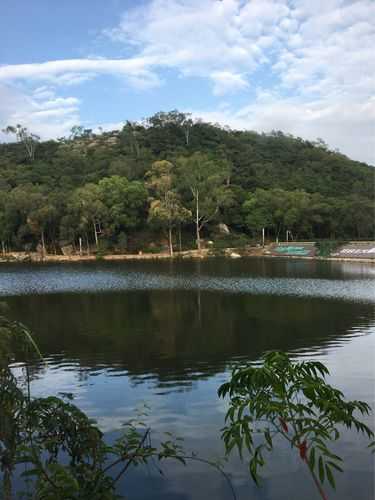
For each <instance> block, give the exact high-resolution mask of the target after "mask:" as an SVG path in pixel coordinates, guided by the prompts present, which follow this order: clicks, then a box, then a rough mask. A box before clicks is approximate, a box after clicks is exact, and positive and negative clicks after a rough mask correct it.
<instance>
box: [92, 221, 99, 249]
mask: <svg viewBox="0 0 375 500" xmlns="http://www.w3.org/2000/svg"><path fill="white" fill-rule="evenodd" d="M93 226H94V235H95V245H96V247H98V245H99V240H98V232H97V230H96V224H95V222H93Z"/></svg>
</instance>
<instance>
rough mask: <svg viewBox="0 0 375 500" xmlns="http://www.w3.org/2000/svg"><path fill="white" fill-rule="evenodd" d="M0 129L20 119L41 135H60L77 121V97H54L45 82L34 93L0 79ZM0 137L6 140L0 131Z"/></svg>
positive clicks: (78, 118)
mask: <svg viewBox="0 0 375 500" xmlns="http://www.w3.org/2000/svg"><path fill="white" fill-rule="evenodd" d="M0 102H1V103H2V106H1V108H0V130H1V129H2V128H4V127H6V126H7V125H15V124H17V123H21V124H22V125H24V126H26V127H28V128H29V129H30V130H32V131H33V132H34V133H36V134H38V135H40V136H41V137H42V138H43V139H48V138H51V137H62V136H64V135H66V134H68V132H69V131H70V129H71V127H72V126H73V125H76V124H77V123H79V122H80V114H79V100H78V99H77V98H76V97H66V98H63V97H57V96H56V94H55V92H54V90H53V89H51V88H48V87H46V86H44V87H39V88H37V89H36V90H35V91H34V92H33V93H27V92H24V91H20V90H18V89H16V88H12V87H9V86H7V85H3V84H1V83H0ZM0 140H9V136H5V134H3V133H2V132H0Z"/></svg>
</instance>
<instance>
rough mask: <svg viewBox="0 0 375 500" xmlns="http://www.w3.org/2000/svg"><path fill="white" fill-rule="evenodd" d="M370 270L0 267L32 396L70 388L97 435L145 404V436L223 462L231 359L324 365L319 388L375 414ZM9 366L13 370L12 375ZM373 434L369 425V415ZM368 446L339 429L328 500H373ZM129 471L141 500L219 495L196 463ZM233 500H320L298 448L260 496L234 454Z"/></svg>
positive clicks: (286, 454)
mask: <svg viewBox="0 0 375 500" xmlns="http://www.w3.org/2000/svg"><path fill="white" fill-rule="evenodd" d="M374 278H375V266H371V265H369V264H361V263H342V262H332V261H306V260H288V259H262V258H260V259H238V260H228V259H224V258H222V259H221V258H215V259H210V260H205V261H171V262H169V261H165V262H164V261H154V262H139V261H137V262H123V263H118V262H117V263H110V262H99V261H98V262H96V263H90V264H74V265H67V264H63V265H37V264H35V265H26V264H22V265H20V264H2V265H1V266H0V301H4V302H7V304H8V306H9V316H11V317H12V318H14V319H17V320H20V321H22V322H24V323H25V324H26V325H27V326H28V327H30V328H31V329H32V331H33V332H34V335H35V338H36V340H37V342H38V344H39V347H40V349H41V351H42V352H43V354H44V356H45V363H44V364H40V363H39V364H35V366H33V367H32V375H33V381H32V394H33V395H35V396H39V395H47V394H58V393H59V392H71V393H73V394H74V396H75V403H76V404H77V405H78V406H79V407H81V408H82V409H83V410H84V411H85V412H87V413H88V414H89V415H90V416H92V417H94V418H95V419H96V420H97V422H98V424H99V426H100V428H101V429H102V430H104V431H105V432H106V433H107V435H108V439H111V437H113V436H115V435H116V433H117V432H118V430H119V428H120V427H121V424H122V423H123V422H124V421H126V420H128V419H129V418H131V417H132V416H134V411H135V409H137V408H141V407H142V405H143V404H144V403H147V405H148V406H149V407H150V410H149V414H148V416H147V417H146V419H145V421H146V423H147V425H149V426H150V427H152V429H153V432H155V435H156V437H155V439H158V437H160V436H162V433H163V432H164V431H171V432H173V433H175V434H176V435H178V436H181V437H183V438H184V439H185V444H184V446H185V448H186V449H187V450H189V451H195V452H196V453H197V454H198V455H199V456H201V457H204V458H208V459H213V458H216V457H219V456H221V455H222V454H223V445H222V443H221V440H220V429H221V427H222V426H223V424H224V415H225V411H226V403H225V402H224V401H222V400H219V399H218V397H217V389H218V387H219V386H220V384H221V383H223V382H224V381H225V380H227V379H228V377H229V374H230V369H231V367H232V366H234V365H235V364H236V363H243V362H254V363H256V362H257V361H258V360H259V357H260V356H261V355H262V353H264V352H265V351H267V350H271V349H280V350H285V351H287V352H289V353H291V354H292V356H293V357H294V358H295V359H302V358H304V359H315V360H320V361H323V362H324V363H326V365H327V366H328V368H329V369H330V371H331V377H330V382H332V384H334V385H336V386H337V387H338V388H340V389H341V390H343V391H344V393H345V395H346V396H347V397H348V398H350V399H362V400H364V401H367V402H368V403H369V404H370V405H371V406H372V407H373V408H375V404H374V399H375V391H374V389H375V363H374V360H375V357H374V354H375V317H374V303H375V293H374V291H375V288H374V283H375V281H374ZM17 369H20V368H17V367H15V370H17ZM367 423H368V424H369V425H370V426H372V427H373V418H372V417H371V418H369V419H367ZM366 444H367V442H366V440H365V439H363V438H362V437H360V436H359V435H356V434H354V433H352V432H345V433H344V434H343V436H342V440H341V441H340V443H338V444H337V445H336V446H335V447H334V449H335V450H336V451H337V453H338V454H339V455H341V456H342V457H343V458H344V460H345V462H344V469H345V471H344V473H343V474H338V475H337V476H336V479H337V484H338V487H337V491H336V492H332V490H330V488H329V487H328V486H326V490H327V492H328V493H329V495H328V496H329V498H330V499H331V498H332V499H340V500H349V499H354V498H355V499H356V500H370V499H373V498H374V461H373V457H372V456H371V454H370V453H369V451H368V450H367V449H366ZM163 470H164V474H165V475H164V476H161V475H160V474H159V473H158V472H157V471H156V470H155V469H154V468H152V467H150V468H145V469H143V470H142V469H135V470H133V471H131V473H130V474H129V475H128V476H126V477H125V479H124V481H123V483H122V484H121V493H124V494H125V493H126V494H127V495H128V498H129V499H134V500H141V499H142V500H143V499H151V498H152V499H153V500H161V499H163V500H192V499H194V500H206V499H217V500H229V499H230V498H232V497H231V494H230V491H229V489H228V487H227V484H226V483H225V480H224V479H223V478H222V477H221V476H220V475H219V474H218V473H217V472H216V471H214V470H211V469H210V468H208V467H207V466H205V465H203V464H198V463H191V464H189V465H188V466H186V467H184V466H183V465H180V464H175V463H172V462H170V463H166V464H164V466H163ZM225 470H226V471H227V472H228V473H229V474H230V475H231V479H232V482H233V485H234V487H235V489H236V492H237V496H238V499H240V500H242V499H253V498H254V499H262V500H266V499H267V500H268V499H270V500H271V499H272V500H273V499H275V500H278V499H280V500H293V499H296V500H297V499H298V500H300V499H301V498H305V499H310V498H311V499H314V498H318V497H317V494H316V492H315V489H314V486H313V484H312V480H311V478H310V476H309V474H308V472H307V471H306V470H305V467H304V466H303V464H302V463H301V460H300V459H299V457H298V456H297V455H296V453H291V450H290V448H289V447H288V446H284V445H282V444H281V443H280V446H279V447H277V449H275V451H274V453H273V454H272V456H270V458H269V460H268V462H267V465H266V467H265V468H264V470H263V474H262V475H263V481H262V487H261V488H257V487H256V486H255V485H254V484H253V483H252V481H251V480H250V479H249V477H248V474H247V470H246V466H245V465H244V464H241V462H240V461H239V459H238V458H237V457H236V456H235V455H233V457H232V458H231V459H230V461H229V462H228V463H227V464H226V465H225Z"/></svg>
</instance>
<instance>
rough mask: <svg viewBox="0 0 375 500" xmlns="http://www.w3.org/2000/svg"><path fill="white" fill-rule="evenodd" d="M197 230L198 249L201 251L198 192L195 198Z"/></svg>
mask: <svg viewBox="0 0 375 500" xmlns="http://www.w3.org/2000/svg"><path fill="white" fill-rule="evenodd" d="M195 228H196V233H197V248H198V250H200V249H201V235H200V227H199V192H198V191H197V193H196V196H195Z"/></svg>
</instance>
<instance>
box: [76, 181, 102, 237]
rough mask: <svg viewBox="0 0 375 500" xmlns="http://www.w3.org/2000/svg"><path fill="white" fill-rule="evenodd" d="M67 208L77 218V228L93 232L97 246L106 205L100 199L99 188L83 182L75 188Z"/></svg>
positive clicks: (85, 231) (84, 232) (86, 232)
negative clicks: (79, 186) (81, 185)
mask: <svg viewBox="0 0 375 500" xmlns="http://www.w3.org/2000/svg"><path fill="white" fill-rule="evenodd" d="M68 205H69V210H70V212H71V213H72V214H73V215H74V216H75V217H76V218H77V221H78V229H79V230H80V231H82V232H83V234H86V239H87V241H88V233H89V232H90V231H92V232H93V234H94V239H95V244H96V246H97V247H98V244H99V239H98V236H99V234H100V225H101V224H102V221H103V219H105V217H106V215H107V213H106V207H105V205H104V203H103V202H102V201H101V199H100V189H99V186H98V185H97V184H92V183H90V184H85V185H84V186H83V187H81V188H78V189H76V190H75V191H74V192H73V194H72V196H71V199H70V201H69V204H68Z"/></svg>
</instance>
